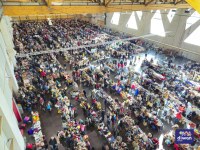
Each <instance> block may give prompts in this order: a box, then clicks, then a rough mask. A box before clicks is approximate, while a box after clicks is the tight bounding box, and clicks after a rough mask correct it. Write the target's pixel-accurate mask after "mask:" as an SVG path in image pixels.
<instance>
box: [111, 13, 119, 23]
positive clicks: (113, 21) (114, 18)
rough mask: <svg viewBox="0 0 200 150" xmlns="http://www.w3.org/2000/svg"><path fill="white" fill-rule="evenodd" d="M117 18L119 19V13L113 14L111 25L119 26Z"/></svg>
mask: <svg viewBox="0 0 200 150" xmlns="http://www.w3.org/2000/svg"><path fill="white" fill-rule="evenodd" d="M119 17H120V13H119V12H115V13H114V14H113V16H112V19H111V23H112V24H115V25H118V24H119Z"/></svg>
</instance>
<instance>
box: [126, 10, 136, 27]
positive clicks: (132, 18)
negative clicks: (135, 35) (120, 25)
mask: <svg viewBox="0 0 200 150" xmlns="http://www.w3.org/2000/svg"><path fill="white" fill-rule="evenodd" d="M126 26H127V27H128V28H131V29H135V30H137V29H138V26H137V22H136V19H135V12H132V14H131V16H130V18H129V20H128V22H127V24H126Z"/></svg>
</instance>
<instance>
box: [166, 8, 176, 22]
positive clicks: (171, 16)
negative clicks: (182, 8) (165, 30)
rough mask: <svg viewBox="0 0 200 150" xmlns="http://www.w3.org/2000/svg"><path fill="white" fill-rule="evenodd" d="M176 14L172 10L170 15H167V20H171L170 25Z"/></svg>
mask: <svg viewBox="0 0 200 150" xmlns="http://www.w3.org/2000/svg"><path fill="white" fill-rule="evenodd" d="M175 14H176V11H173V10H172V9H170V11H169V13H168V14H167V18H168V19H169V22H170V23H171V22H172V20H173V18H174V16H175Z"/></svg>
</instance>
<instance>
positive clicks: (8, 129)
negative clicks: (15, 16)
mask: <svg viewBox="0 0 200 150" xmlns="http://www.w3.org/2000/svg"><path fill="white" fill-rule="evenodd" d="M13 47H14V46H13V42H12V26H11V23H10V19H9V18H7V17H3V18H2V19H1V21H0V95H1V98H0V117H1V121H0V127H1V129H0V150H6V149H9V150H24V145H25V143H24V139H23V136H22V135H21V133H20V130H19V128H18V122H17V120H16V117H15V115H14V113H13V107H12V100H13V93H14V92H17V90H18V85H17V81H16V79H15V76H14V65H15V62H16V61H15V51H14V49H13Z"/></svg>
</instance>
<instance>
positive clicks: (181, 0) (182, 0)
mask: <svg viewBox="0 0 200 150" xmlns="http://www.w3.org/2000/svg"><path fill="white" fill-rule="evenodd" d="M184 1H185V0H180V1H177V2H176V3H175V5H177V4H179V3H181V2H184Z"/></svg>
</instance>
